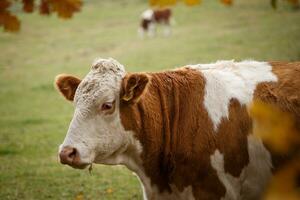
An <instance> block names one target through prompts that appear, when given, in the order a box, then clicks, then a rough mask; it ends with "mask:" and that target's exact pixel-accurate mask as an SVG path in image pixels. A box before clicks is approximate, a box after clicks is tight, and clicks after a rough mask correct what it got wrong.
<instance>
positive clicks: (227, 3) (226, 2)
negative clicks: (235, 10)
mask: <svg viewBox="0 0 300 200" xmlns="http://www.w3.org/2000/svg"><path fill="white" fill-rule="evenodd" d="M221 2H222V3H223V4H225V5H227V6H231V5H232V3H233V0H221Z"/></svg>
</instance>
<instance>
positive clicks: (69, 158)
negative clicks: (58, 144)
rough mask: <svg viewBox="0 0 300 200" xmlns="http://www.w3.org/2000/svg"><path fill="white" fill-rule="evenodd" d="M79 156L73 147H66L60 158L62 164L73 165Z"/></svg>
mask: <svg viewBox="0 0 300 200" xmlns="http://www.w3.org/2000/svg"><path fill="white" fill-rule="evenodd" d="M77 156H78V151H77V150H76V149H75V148H73V147H64V148H63V149H62V150H61V151H60V153H59V158H60V162H61V163H62V164H68V165H72V164H73V163H74V160H75V159H76V157H77Z"/></svg>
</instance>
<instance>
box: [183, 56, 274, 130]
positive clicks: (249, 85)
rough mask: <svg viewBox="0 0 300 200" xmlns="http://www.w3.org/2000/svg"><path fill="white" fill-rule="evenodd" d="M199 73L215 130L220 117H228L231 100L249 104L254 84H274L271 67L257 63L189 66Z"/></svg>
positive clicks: (231, 62) (207, 108)
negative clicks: (269, 82)
mask: <svg viewBox="0 0 300 200" xmlns="http://www.w3.org/2000/svg"><path fill="white" fill-rule="evenodd" d="M188 67H189V68H191V69H196V70H199V71H200V72H201V73H202V74H203V75H204V77H205V80H206V84H205V96H204V106H205V108H206V110H207V112H208V114H209V116H210V118H211V120H212V122H213V125H214V129H215V131H217V128H218V125H219V124H220V122H221V119H222V118H223V117H225V118H228V115H229V113H228V106H229V103H230V100H231V99H233V98H235V99H237V100H238V101H239V102H240V103H241V104H246V105H247V104H249V103H251V101H252V98H253V93H254V91H255V88H256V85H257V84H259V83H261V82H268V81H277V77H276V76H275V75H274V74H273V73H272V66H271V65H269V64H268V63H266V62H257V61H243V62H234V61H219V62H217V63H213V64H198V65H190V66H188Z"/></svg>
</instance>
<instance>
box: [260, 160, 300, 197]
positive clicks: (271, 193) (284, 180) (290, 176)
mask: <svg viewBox="0 0 300 200" xmlns="http://www.w3.org/2000/svg"><path fill="white" fill-rule="evenodd" d="M299 172H300V160H299V157H298V158H295V159H294V160H293V161H291V162H290V163H289V164H287V165H286V166H284V168H283V169H281V170H280V171H279V172H278V173H276V175H275V176H274V177H273V178H272V180H271V183H270V185H269V187H268V189H267V190H266V193H265V195H264V198H263V199H264V200H282V199H285V200H299V199H300V191H299V189H298V188H297V177H298V175H299Z"/></svg>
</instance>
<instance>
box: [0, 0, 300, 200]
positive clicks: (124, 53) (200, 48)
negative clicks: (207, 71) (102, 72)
mask: <svg viewBox="0 0 300 200" xmlns="http://www.w3.org/2000/svg"><path fill="white" fill-rule="evenodd" d="M147 6H148V4H147V2H146V1H141V0H131V1H126V0H118V1H110V0H105V1H96V0H93V1H92V0H90V1H85V4H84V6H83V8H82V11H81V12H80V13H78V14H76V15H75V16H74V17H73V18H72V19H71V20H61V19H58V18H57V17H56V16H50V17H41V16H39V15H38V14H21V15H20V16H21V19H22V29H21V32H20V33H18V34H11V33H4V32H3V31H2V30H1V31H0V163H1V164H0V199H3V200H6V199H26V200H27V199H77V200H79V199H141V198H142V194H141V189H140V185H139V182H138V180H137V178H136V177H135V176H134V175H132V173H131V172H130V171H129V170H127V169H126V168H125V167H122V166H114V167H111V166H102V165H94V166H93V171H92V173H91V175H90V174H89V172H88V171H87V170H84V171H80V170H74V169H71V168H70V167H68V166H63V165H61V164H59V162H58V159H57V151H58V145H59V144H60V143H61V142H62V141H63V139H64V137H65V133H66V131H67V128H68V124H69V122H70V120H71V118H72V113H73V106H72V104H71V103H69V102H66V101H65V100H64V99H63V98H62V97H61V96H60V95H59V94H58V93H57V92H56V91H55V89H54V87H53V80H54V77H55V75H57V74H59V73H71V74H75V75H77V76H79V77H83V76H84V75H85V74H86V73H87V72H88V71H89V68H90V65H91V63H92V61H93V60H94V59H95V58H97V57H104V58H105V57H113V58H115V59H117V60H118V61H119V62H120V63H122V64H124V66H125V67H126V69H127V70H128V71H157V70H163V69H170V68H174V67H177V66H183V65H185V64H193V63H207V62H214V61H216V60H220V59H235V60H244V59H255V60H287V61H295V60H300V11H299V10H294V9H292V8H291V7H290V5H289V4H286V3H282V2H280V4H279V7H278V10H276V11H275V10H272V9H271V7H270V5H269V1H262V0H251V1H246V0H236V2H235V4H234V6H232V7H226V6H223V5H222V4H220V3H219V2H218V1H212V0H206V1H203V3H202V4H201V5H199V6H194V7H186V6H184V5H182V4H178V5H177V6H176V7H175V8H174V18H175V21H176V24H175V25H174V26H173V34H172V36H171V37H168V38H166V37H163V36H162V35H161V34H158V36H157V37H155V38H145V39H143V40H141V39H139V38H138V37H137V27H138V24H139V15H140V13H141V12H142V11H143V10H144V9H146V8H147Z"/></svg>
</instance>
